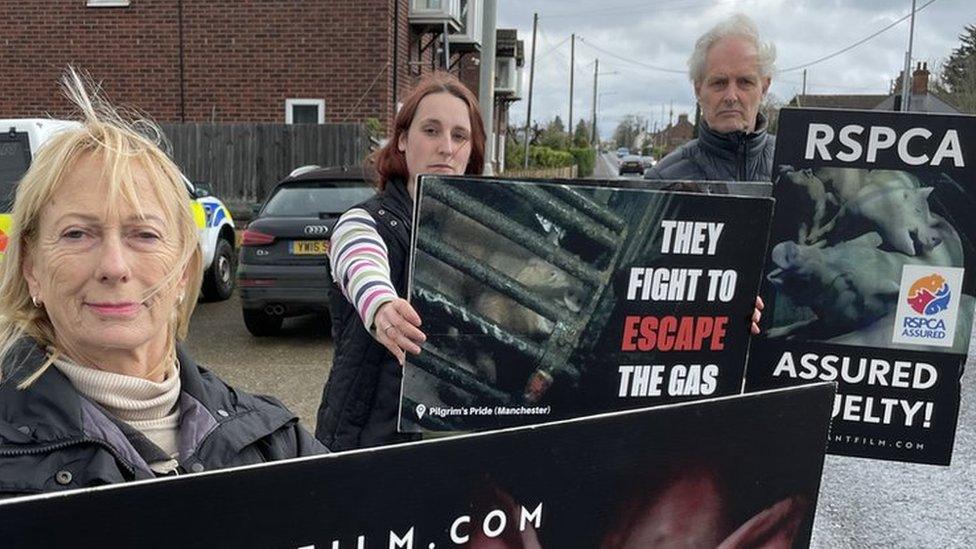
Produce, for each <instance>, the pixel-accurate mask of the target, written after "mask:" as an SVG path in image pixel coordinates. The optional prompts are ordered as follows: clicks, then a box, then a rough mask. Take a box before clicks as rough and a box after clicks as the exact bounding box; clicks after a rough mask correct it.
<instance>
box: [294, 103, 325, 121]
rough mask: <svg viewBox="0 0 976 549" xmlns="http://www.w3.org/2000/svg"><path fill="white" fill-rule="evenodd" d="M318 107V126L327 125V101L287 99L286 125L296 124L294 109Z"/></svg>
mask: <svg viewBox="0 0 976 549" xmlns="http://www.w3.org/2000/svg"><path fill="white" fill-rule="evenodd" d="M307 106H314V107H318V111H319V117H318V118H319V121H318V124H325V99H285V124H294V123H295V122H294V120H293V113H292V107H307Z"/></svg>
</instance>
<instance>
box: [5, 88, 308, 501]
mask: <svg viewBox="0 0 976 549" xmlns="http://www.w3.org/2000/svg"><path fill="white" fill-rule="evenodd" d="M65 90H66V92H67V95H68V96H69V98H70V99H71V100H72V101H73V102H74V103H75V104H76V105H77V106H78V107H79V108H80V110H81V112H82V114H83V120H82V121H81V122H82V125H81V126H80V127H77V128H72V129H67V130H65V131H63V132H61V133H59V134H58V135H56V136H55V137H53V138H52V139H51V140H50V141H49V142H48V143H47V144H46V145H45V146H44V147H43V148H42V150H40V151H39V152H38V154H37V156H36V158H35V160H34V163H33V164H32V166H31V167H30V169H29V170H28V172H27V173H26V174H25V175H24V178H23V179H22V181H21V182H20V184H19V186H18V189H17V196H16V200H15V201H14V207H13V212H12V217H13V232H12V234H11V237H10V242H9V246H8V248H7V254H6V258H5V259H4V260H3V263H2V265H0V361H2V368H3V370H2V378H0V495H4V496H9V495H16V494H31V493H40V492H48V491H54V490H63V489H69V488H82V487H89V486H97V485H102V484H110V483H117V482H125V481H130V480H137V479H148V478H154V477H158V476H163V475H173V474H182V473H193V472H200V471H207V470H212V469H217V468H222V467H230V466H236V465H246V464H253V463H261V462H266V461H271V460H277V459H285V458H291V457H296V456H300V455H308V454H315V453H321V452H325V451H327V450H326V449H325V448H324V447H323V446H322V445H321V444H319V443H318V442H317V441H315V440H314V439H313V438H312V437H311V436H310V435H309V434H308V433H307V432H305V431H304V430H303V429H302V428H301V427H300V426H299V425H298V419H297V418H296V417H295V415H294V414H292V413H291V412H289V411H288V410H287V409H286V408H285V407H284V406H283V405H282V404H281V403H279V402H278V401H276V400H274V399H271V398H268V397H257V396H252V395H249V394H246V393H243V392H241V391H236V390H234V389H232V388H231V387H228V386H227V385H226V384H224V383H223V382H222V381H221V380H220V379H218V378H217V377H216V376H214V375H213V374H211V373H210V372H208V371H207V370H205V369H203V368H201V367H200V366H198V365H197V364H195V363H194V362H193V360H192V359H191V358H190V357H189V356H188V355H187V354H186V352H185V351H184V350H183V349H181V348H180V346H179V341H181V340H182V339H183V338H184V337H185V336H186V331H187V326H188V325H189V321H190V316H191V314H192V313H193V308H194V306H195V304H196V301H197V292H198V288H199V287H200V276H201V275H200V273H201V268H200V261H201V256H200V249H199V246H198V245H197V231H196V227H195V225H194V222H193V219H192V214H191V212H190V209H189V207H188V204H187V195H186V190H185V188H184V187H183V183H182V182H181V179H180V174H179V169H178V168H177V167H176V165H175V164H173V162H172V161H171V160H170V159H169V158H168V157H167V156H166V155H165V154H164V153H163V152H162V151H161V150H160V148H159V147H158V146H157V144H156V143H157V140H156V139H154V138H153V137H152V136H154V135H155V136H158V135H159V133H158V131H152V129H153V126H152V125H151V124H148V123H143V122H139V123H137V124H128V123H126V122H124V121H123V120H122V119H121V118H120V117H119V116H118V114H117V113H116V111H114V110H113V109H112V108H111V106H109V105H108V104H106V103H104V102H102V101H100V100H98V99H97V98H94V99H93V98H91V97H90V96H89V95H88V93H87V92H86V89H85V85H84V83H83V82H82V79H81V78H79V77H78V75H77V74H75V73H74V71H69V73H68V75H67V76H66V77H65ZM146 130H150V131H148V132H147V131H146Z"/></svg>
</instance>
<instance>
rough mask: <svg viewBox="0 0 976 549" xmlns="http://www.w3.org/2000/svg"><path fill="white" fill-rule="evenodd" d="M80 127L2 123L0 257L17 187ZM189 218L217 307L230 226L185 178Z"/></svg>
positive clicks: (229, 269) (229, 260)
mask: <svg viewBox="0 0 976 549" xmlns="http://www.w3.org/2000/svg"><path fill="white" fill-rule="evenodd" d="M78 126H79V124H78V122H72V121H68V120H49V119H41V118H16V119H9V120H0V257H2V256H3V253H4V252H5V251H6V249H7V235H8V234H9V233H10V224H11V218H10V209H11V206H12V205H13V198H14V196H15V192H14V191H15V188H16V185H17V182H18V181H20V178H21V177H22V176H23V175H24V173H25V172H26V171H27V168H29V167H30V163H31V159H32V158H34V155H35V154H37V150H38V149H39V148H40V147H41V145H43V144H44V142H45V141H47V140H48V139H49V138H50V137H51V136H52V135H54V134H55V133H57V132H58V131H61V130H64V129H68V128H74V127H78ZM183 183H184V184H185V185H186V190H187V193H189V195H190V198H191V201H190V207H191V208H192V210H193V218H194V219H195V220H196V223H197V227H198V228H199V229H200V249H201V250H202V251H203V265H204V268H205V269H206V270H205V271H204V274H203V288H202V290H203V297H204V298H205V299H208V300H212V301H220V300H224V299H227V298H229V297H230V295H231V292H233V290H234V272H235V266H234V260H235V256H234V239H235V236H234V220H233V219H231V215H230V212H229V211H228V210H227V208H226V207H225V206H224V204H223V203H222V202H221V201H220V200H219V199H218V198H217V197H215V196H211V195H210V191H209V190H208V189H207V188H206V186H196V185H194V184H193V183H190V181H189V180H188V179H186V177H184V178H183Z"/></svg>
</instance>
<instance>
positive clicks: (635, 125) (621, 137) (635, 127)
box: [613, 114, 647, 149]
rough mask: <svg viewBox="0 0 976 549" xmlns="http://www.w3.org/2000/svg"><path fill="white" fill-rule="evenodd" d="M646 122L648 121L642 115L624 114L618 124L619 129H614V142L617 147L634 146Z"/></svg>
mask: <svg viewBox="0 0 976 549" xmlns="http://www.w3.org/2000/svg"><path fill="white" fill-rule="evenodd" d="M646 124H647V122H646V121H645V120H644V117H642V116H638V115H636V114H628V115H626V116H624V117H623V118H622V119H621V120H620V123H619V124H617V129H615V130H613V141H614V143H615V144H616V146H617V147H627V148H628V149H629V148H631V147H634V146H635V145H636V143H635V141H636V140H637V136H638V134H640V132H641V130H642V129H644V126H645V125H646Z"/></svg>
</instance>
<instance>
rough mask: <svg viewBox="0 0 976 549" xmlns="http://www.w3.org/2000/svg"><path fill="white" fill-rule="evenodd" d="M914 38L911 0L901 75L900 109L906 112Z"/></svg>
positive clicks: (908, 101) (910, 88)
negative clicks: (909, 22) (906, 48)
mask: <svg viewBox="0 0 976 549" xmlns="http://www.w3.org/2000/svg"><path fill="white" fill-rule="evenodd" d="M914 39H915V0H912V22H911V25H910V26H909V30H908V51H907V52H905V72H903V73H902V76H901V110H902V111H903V112H908V109H909V107H910V103H911V101H912V93H911V92H912V85H911V80H910V79H911V77H912V75H911V74H910V73H911V70H912V42H913V41H914Z"/></svg>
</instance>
